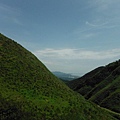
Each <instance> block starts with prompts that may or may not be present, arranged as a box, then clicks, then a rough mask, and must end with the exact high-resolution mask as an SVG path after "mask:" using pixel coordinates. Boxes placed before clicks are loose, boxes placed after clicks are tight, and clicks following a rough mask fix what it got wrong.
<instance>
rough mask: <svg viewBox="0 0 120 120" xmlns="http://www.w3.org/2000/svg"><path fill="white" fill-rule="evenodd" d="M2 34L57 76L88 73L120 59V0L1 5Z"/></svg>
mask: <svg viewBox="0 0 120 120" xmlns="http://www.w3.org/2000/svg"><path fill="white" fill-rule="evenodd" d="M0 32H1V33H3V34H4V35H6V36H8V37H10V38H12V39H14V40H15V41H17V42H18V43H20V44H22V45H23V46H24V47H25V48H27V49H28V50H29V51H31V52H32V53H33V54H35V55H36V56H37V57H38V58H39V59H40V60H41V61H42V62H43V63H44V64H45V65H46V66H47V67H48V69H49V70H51V71H61V72H66V73H74V74H78V75H81V74H85V73H87V72H88V71H90V70H92V69H94V68H96V67H98V66H101V65H106V64H108V63H109V62H113V61H116V60H118V59H119V58H120V0H0Z"/></svg>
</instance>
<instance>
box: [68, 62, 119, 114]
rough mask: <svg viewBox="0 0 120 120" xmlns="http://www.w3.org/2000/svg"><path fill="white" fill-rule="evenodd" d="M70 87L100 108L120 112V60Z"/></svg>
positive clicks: (90, 73) (73, 82) (89, 74)
mask: <svg viewBox="0 0 120 120" xmlns="http://www.w3.org/2000/svg"><path fill="white" fill-rule="evenodd" d="M68 86H69V87H70V88H72V89H73V90H75V91H77V92H79V93H80V94H82V95H83V96H85V98H87V99H89V100H91V101H93V102H95V103H97V104H99V105H100V106H103V107H105V108H108V109H110V110H112V111H115V112H120V60H118V61H116V62H113V63H110V64H108V65H106V66H102V67H99V68H96V69H95V70H93V71H91V72H89V73H87V74H85V75H84V76H83V77H81V78H78V79H76V80H73V81H71V82H69V83H68Z"/></svg>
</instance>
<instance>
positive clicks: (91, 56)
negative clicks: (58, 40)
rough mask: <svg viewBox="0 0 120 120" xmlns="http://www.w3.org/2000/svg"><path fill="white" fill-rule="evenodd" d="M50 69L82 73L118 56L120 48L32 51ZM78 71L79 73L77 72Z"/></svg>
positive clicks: (119, 55)
mask: <svg viewBox="0 0 120 120" xmlns="http://www.w3.org/2000/svg"><path fill="white" fill-rule="evenodd" d="M33 53H34V54H35V55H36V56H37V57H38V58H39V59H40V60H41V61H42V62H43V63H44V64H45V65H46V66H47V67H48V69H50V70H51V71H56V70H57V71H62V72H68V73H75V74H77V75H81V74H82V75H83V74H85V73H87V72H89V71H91V70H92V69H95V68H96V67H99V66H101V65H106V64H108V63H110V62H113V61H115V60H117V59H119V57H120V49H112V50H104V51H92V50H84V49H71V48H66V49H44V50H37V51H34V52H33ZM79 73H80V74H79Z"/></svg>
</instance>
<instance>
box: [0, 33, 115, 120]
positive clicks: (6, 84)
mask: <svg viewBox="0 0 120 120" xmlns="http://www.w3.org/2000/svg"><path fill="white" fill-rule="evenodd" d="M0 120H117V118H116V117H114V116H113V115H111V114H110V113H109V112H108V111H106V110H103V109H101V108H99V107H97V105H95V104H93V103H91V102H89V101H86V100H85V99H84V98H83V97H82V96H81V95H79V94H78V93H75V92H73V91H72V90H71V89H70V88H68V87H67V86H66V85H65V84H64V83H63V82H62V81H61V80H59V79H58V78H57V77H55V76H54V75H53V74H52V73H51V72H50V71H49V70H48V69H47V68H46V67H45V66H44V65H43V64H42V63H41V62H40V61H39V60H38V59H37V58H36V57H35V56H34V55H33V54H32V53H30V52H29V51H27V50H26V49H24V48H23V47H22V46H21V45H19V44H18V43H16V42H15V41H13V40H11V39H9V38H7V37H5V36H3V35H2V34H0Z"/></svg>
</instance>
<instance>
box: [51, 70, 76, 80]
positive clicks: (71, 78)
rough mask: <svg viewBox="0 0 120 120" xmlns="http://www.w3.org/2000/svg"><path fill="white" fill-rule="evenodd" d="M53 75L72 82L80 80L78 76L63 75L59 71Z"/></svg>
mask: <svg viewBox="0 0 120 120" xmlns="http://www.w3.org/2000/svg"><path fill="white" fill-rule="evenodd" d="M52 73H53V74H54V75H55V76H57V77H58V78H60V79H62V80H68V81H70V80H73V79H76V78H78V76H75V75H72V74H70V73H63V72H59V71H54V72H52Z"/></svg>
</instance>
